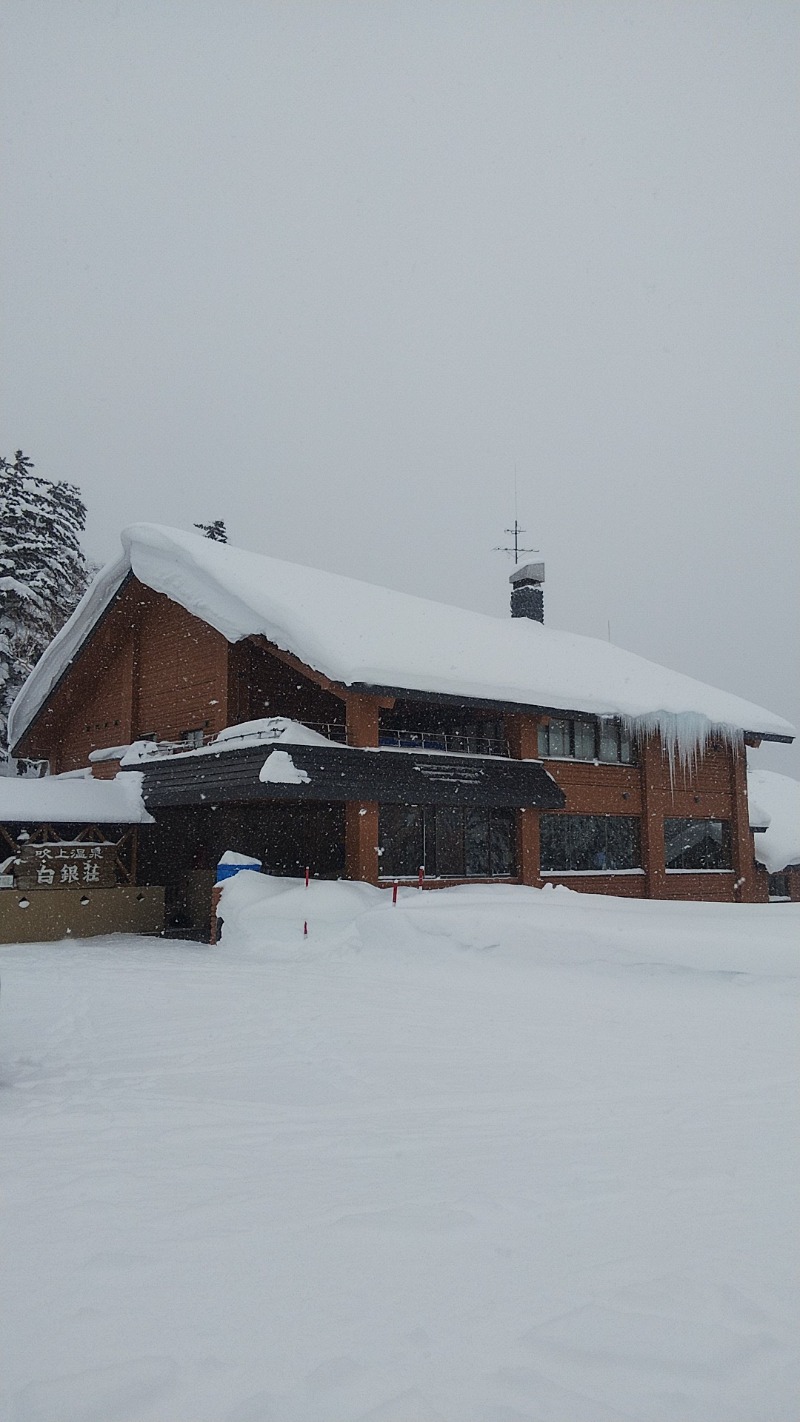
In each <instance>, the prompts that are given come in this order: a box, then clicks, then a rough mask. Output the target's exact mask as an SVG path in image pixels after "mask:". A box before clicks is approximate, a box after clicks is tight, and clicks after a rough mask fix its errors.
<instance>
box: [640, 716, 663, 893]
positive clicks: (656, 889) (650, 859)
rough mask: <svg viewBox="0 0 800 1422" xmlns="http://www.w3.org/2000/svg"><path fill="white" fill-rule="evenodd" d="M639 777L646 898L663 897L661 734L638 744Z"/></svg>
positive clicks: (648, 737)
mask: <svg viewBox="0 0 800 1422" xmlns="http://www.w3.org/2000/svg"><path fill="white" fill-rule="evenodd" d="M639 756H640V762H641V764H640V772H641V777H642V868H643V869H644V872H645V884H646V893H647V897H648V898H649V899H663V898H666V890H667V876H666V869H665V865H664V810H665V807H666V795H665V786H664V765H663V757H662V753H661V737H660V736H658V735H651V736H646V737H644V739H643V740H642V741H641V742H640V745H639Z"/></svg>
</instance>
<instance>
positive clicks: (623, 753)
mask: <svg viewBox="0 0 800 1422" xmlns="http://www.w3.org/2000/svg"><path fill="white" fill-rule="evenodd" d="M539 755H540V756H541V757H542V759H543V760H547V759H565V758H566V757H569V758H570V759H572V760H601V761H603V762H605V763H606V764H610V765H632V764H633V761H634V754H633V742H632V740H631V737H630V735H629V733H628V732H627V731H626V730H625V729H624V727H623V726H622V723H621V722H620V721H617V720H614V719H613V718H612V717H606V718H604V719H601V720H598V721H594V720H590V719H589V717H588V716H571V717H567V716H553V717H551V719H550V721H549V722H547V723H546V724H542V725H540V726H539Z"/></svg>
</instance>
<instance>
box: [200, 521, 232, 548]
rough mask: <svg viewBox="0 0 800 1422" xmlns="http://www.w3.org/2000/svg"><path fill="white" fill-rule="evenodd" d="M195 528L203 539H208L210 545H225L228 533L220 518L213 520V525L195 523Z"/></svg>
mask: <svg viewBox="0 0 800 1422" xmlns="http://www.w3.org/2000/svg"><path fill="white" fill-rule="evenodd" d="M195 528H199V529H200V532H201V533H202V534H203V537H204V538H210V539H211V541H212V543H227V541H228V533H227V530H226V528H225V524H224V523H223V521H222V519H221V518H215V519H214V522H213V523H196V524H195Z"/></svg>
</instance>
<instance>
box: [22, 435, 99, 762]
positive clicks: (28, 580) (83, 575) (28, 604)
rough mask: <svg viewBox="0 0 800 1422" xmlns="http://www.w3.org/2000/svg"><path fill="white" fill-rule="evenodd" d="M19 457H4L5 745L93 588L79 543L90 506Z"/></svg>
mask: <svg viewBox="0 0 800 1422" xmlns="http://www.w3.org/2000/svg"><path fill="white" fill-rule="evenodd" d="M33 467H34V466H33V464H32V462H31V460H30V459H28V458H27V456H26V455H25V454H23V452H22V450H21V449H18V450H17V451H16V453H15V455H14V459H13V461H12V460H7V459H5V458H3V457H2V456H0V741H2V743H3V744H4V743H5V739H6V727H7V719H8V711H9V707H10V706H11V703H12V701H13V700H14V698H15V696H16V694H17V692H18V691H19V688H20V687H21V685H22V683H23V682H24V681H25V679H26V677H27V676H28V675H29V673H30V672H31V670H32V668H33V667H34V665H35V663H36V662H37V661H38V660H39V657H40V656H41V655H42V652H43V651H44V649H45V647H46V646H47V645H48V643H49V642H51V641H52V639H53V637H54V636H55V634H56V632H58V630H59V628H61V627H62V626H63V624H64V623H65V622H66V620H67V618H68V617H69V615H70V613H71V612H72V610H73V608H74V607H75V605H76V603H77V602H78V601H79V599H80V598H81V596H82V594H83V592H84V591H85V589H86V586H87V583H88V581H89V573H88V569H87V566H86V560H85V558H84V556H83V552H82V551H81V545H80V535H81V533H82V532H83V529H84V527H85V525H86V506H85V504H84V503H83V500H82V499H81V496H80V491H79V490H78V489H77V488H76V486H75V485H74V484H68V483H66V482H65V481H64V480H58V481H55V482H53V481H52V480H50V479H43V478H41V477H40V476H39V475H38V474H34V473H33Z"/></svg>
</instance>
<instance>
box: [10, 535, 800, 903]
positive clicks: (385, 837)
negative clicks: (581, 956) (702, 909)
mask: <svg viewBox="0 0 800 1422" xmlns="http://www.w3.org/2000/svg"><path fill="white" fill-rule="evenodd" d="M122 542H123V550H124V551H123V554H122V556H121V557H120V558H119V560H118V561H116V562H115V563H113V564H111V565H110V566H108V567H107V568H105V569H104V570H103V571H102V572H101V573H100V574H99V575H98V577H97V578H96V579H95V581H94V583H93V585H92V587H91V588H90V589H89V591H88V592H87V594H86V596H85V597H84V599H83V600H82V602H81V604H80V606H79V607H78V609H77V610H76V612H75V614H74V615H73V617H72V618H71V619H70V621H69V622H68V623H67V625H66V626H65V627H64V628H63V630H62V631H61V633H60V634H59V635H58V637H57V638H56V639H55V641H54V642H53V643H52V644H51V646H50V647H49V648H48V650H47V651H46V653H45V654H44V656H43V657H42V659H41V661H40V662H39V664H38V665H37V667H36V668H35V670H34V672H33V673H32V675H31V676H30V678H29V679H28V681H27V683H26V684H25V686H24V687H23V689H22V691H21V692H20V695H19V697H18V698H17V701H16V703H15V705H14V707H13V711H12V716H11V721H10V740H11V744H12V748H13V752H14V754H15V755H16V756H19V757H26V758H30V759H33V760H43V761H47V762H49V769H50V773H51V776H59V777H63V776H65V775H66V776H68V777H69V779H67V780H66V781H64V780H61V781H59V782H57V783H58V784H60V785H63V786H64V787H65V788H66V786H67V785H74V786H75V788H76V790H77V788H78V786H79V785H80V787H81V789H82V790H83V791H84V792H85V791H86V790H87V788H88V787H87V786H86V784H85V781H86V778H87V777H88V776H91V777H92V778H93V780H95V781H103V780H108V779H110V778H111V777H114V776H117V777H118V779H117V780H116V781H115V782H114V784H115V785H119V784H120V782H126V781H127V783H128V785H131V784H135V785H136V789H137V794H139V795H140V803H141V814H140V815H139V818H140V820H141V821H142V823H141V824H140V827H139V829H138V831H137V839H138V845H137V857H136V869H135V883H136V885H137V886H139V887H140V888H142V889H145V888H148V887H150V888H157V887H160V886H163V887H164V889H165V891H166V898H167V916H168V921H169V922H171V923H173V924H175V925H177V926H182V927H186V928H192V927H194V928H197V929H200V928H201V927H202V926H203V924H204V923H206V922H207V919H208V913H209V904H210V893H211V882H212V873H213V869H214V866H215V865H216V863H217V860H218V859H219V857H220V855H221V854H222V853H223V851H226V850H233V851H235V852H237V853H240V854H246V855H252V856H254V857H256V858H258V859H259V860H261V861H262V862H263V863H264V865H265V867H266V868H268V869H269V870H270V871H271V872H272V873H277V874H287V875H292V874H302V873H303V872H304V869H305V867H306V866H309V867H310V870H311V873H312V874H315V875H319V876H323V877H337V876H347V877H351V878H356V879H363V880H367V881H370V882H372V883H391V882H392V881H394V880H395V879H399V880H404V879H405V880H409V879H410V880H414V881H416V880H417V879H418V876H419V874H420V870H421V868H423V867H424V878H425V883H427V884H430V885H441V884H452V883H458V882H461V881H465V880H469V881H475V880H493V881H494V880H506V881H511V882H521V883H524V884H532V885H544V884H548V883H549V884H566V885H568V886H569V887H571V888H578V889H585V890H589V891H591V892H595V893H597V892H601V893H610V894H624V895H629V896H638V897H652V898H672V899H713V900H730V901H733V900H741V901H751V902H752V901H758V900H765V899H766V898H767V895H768V883H767V874H766V872H765V871H764V868H763V867H762V866H760V865H759V862H758V860H757V857H756V848H755V844H754V832H753V827H751V815H750V807H749V804H748V791H747V764H746V747H747V746H756V745H758V744H759V743H760V742H761V741H764V740H773V741H790V740H792V738H793V735H794V732H793V728H792V727H791V726H790V725H789V724H788V723H787V722H786V721H784V720H782V719H781V718H780V717H778V716H775V715H773V714H772V713H770V712H769V711H765V710H763V709H762V708H760V707H758V706H755V705H752V704H750V703H749V702H747V701H743V700H741V699H740V698H738V697H736V696H732V695H729V694H728V693H725V692H722V691H717V690H715V689H713V688H712V687H709V686H706V685H704V684H702V683H701V682H698V681H695V680H693V679H691V678H689V677H685V676H682V675H679V674H676V673H674V672H670V671H667V670H665V669H664V668H662V667H659V666H657V665H655V664H654V663H651V662H649V661H646V660H644V659H643V658H641V657H638V656H634V655H633V654H632V653H629V652H626V651H623V650H622V649H620V648H618V647H614V646H612V645H610V644H608V643H605V642H600V641H596V640H593V639H590V638H586V637H579V636H575V635H572V634H569V633H565V632H558V631H553V630H551V629H550V628H548V627H546V626H544V625H543V621H542V596H543V587H542V585H543V581H544V569H543V566H542V565H541V564H530V565H527V566H526V567H525V568H522V569H519V570H517V571H516V572H515V573H514V574H513V575H512V580H511V581H512V594H511V601H512V609H511V610H512V615H511V616H510V617H508V618H506V619H502V618H496V617H487V616H483V615H481V614H479V613H475V612H469V611H465V610H463V609H460V608H455V607H449V606H445V605H442V604H439V603H433V602H430V601H425V600H423V599H420V598H416V597H411V596H409V595H407V594H404V593H398V592H392V591H389V590H388V589H385V588H379V587H373V586H371V585H369V584H366V583H363V582H358V581H355V580H354V579H350V578H344V577H338V576H334V575H332V574H329V573H324V572H320V571H317V570H314V569H310V568H305V567H300V566H297V565H294V564H289V563H284V562H280V561H278V560H276V559H272V558H267V557H262V556H259V555H257V554H254V553H247V552H243V551H241V550H238V549H234V548H232V547H229V546H227V545H223V544H218V543H214V542H211V541H209V540H208V539H204V538H201V537H199V536H196V535H194V534H190V533H184V532H181V531H177V530H174V529H168V528H162V527H157V526H154V525H149V524H139V525H135V526H134V527H132V528H130V529H128V530H127V531H126V532H125V533H124V534H123V539H122ZM131 777H135V779H131ZM28 783H29V782H23V784H22V785H21V786H19V787H18V788H19V789H20V791H22V789H23V786H24V785H25V784H28ZM98 789H99V786H98ZM1 793H2V792H1V791H0V795H1ZM125 793H126V794H129V793H130V792H129V791H126V792H125ZM18 812H19V810H18V811H17V813H18ZM23 818H24V819H26V820H30V821H31V823H30V824H28V825H27V832H28V833H31V831H32V826H33V822H34V812H33V810H31V813H30V815H29V816H27V817H23ZM755 818H756V820H758V819H759V818H761V819H764V818H766V815H765V814H764V812H763V811H759V812H758V813H757V814H756V817H755ZM74 819H75V820H76V821H77V819H78V816H77V815H75V816H74ZM134 819H135V817H134V816H131V818H130V819H129V821H128V824H129V825H130V824H132V823H133V821H134ZM0 820H2V821H3V822H4V823H5V824H6V826H7V838H8V837H9V836H10V837H11V839H13V835H14V833H16V832H18V830H19V827H20V824H21V821H19V820H17V821H15V822H14V824H13V825H10V822H9V820H8V816H7V814H6V812H5V811H4V810H3V808H2V803H0ZM37 823H38V822H37ZM9 825H10V828H9ZM764 828H765V826H764V825H762V824H756V825H755V829H756V830H757V831H759V832H760V831H763V830H764Z"/></svg>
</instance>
